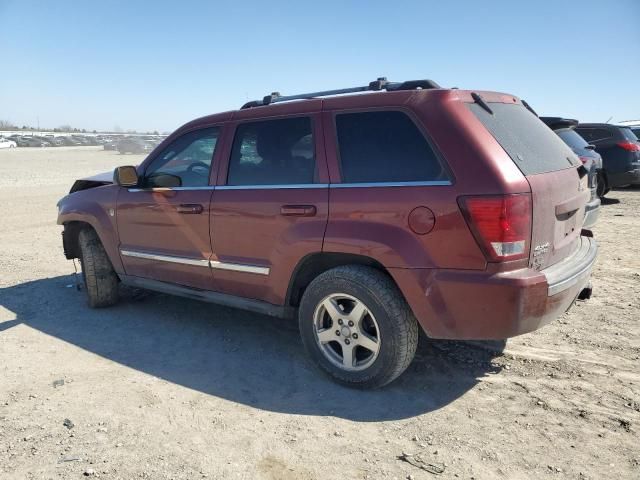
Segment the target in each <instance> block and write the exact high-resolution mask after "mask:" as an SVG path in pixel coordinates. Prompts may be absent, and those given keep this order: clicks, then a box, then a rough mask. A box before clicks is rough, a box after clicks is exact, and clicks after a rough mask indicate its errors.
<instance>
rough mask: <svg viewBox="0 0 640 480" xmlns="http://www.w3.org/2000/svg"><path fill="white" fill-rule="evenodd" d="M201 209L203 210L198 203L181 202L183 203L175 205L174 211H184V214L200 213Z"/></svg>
mask: <svg viewBox="0 0 640 480" xmlns="http://www.w3.org/2000/svg"><path fill="white" fill-rule="evenodd" d="M203 210H204V208H203V207H202V205H200V204H199V203H183V204H181V205H178V206H177V207H176V211H177V212H178V213H186V214H189V213H192V214H197V213H202V211H203Z"/></svg>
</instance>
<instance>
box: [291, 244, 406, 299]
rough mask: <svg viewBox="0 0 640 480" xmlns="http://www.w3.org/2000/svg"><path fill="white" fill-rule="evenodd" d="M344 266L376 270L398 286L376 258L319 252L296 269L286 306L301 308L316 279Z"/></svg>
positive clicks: (303, 260) (301, 262)
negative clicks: (303, 297) (303, 295)
mask: <svg viewBox="0 0 640 480" xmlns="http://www.w3.org/2000/svg"><path fill="white" fill-rule="evenodd" d="M343 265H363V266H367V267H371V268H374V269H376V270H379V271H381V272H382V273H384V274H385V275H387V276H388V277H389V278H390V279H391V281H393V283H394V284H396V282H395V280H394V279H393V277H392V276H391V274H390V273H389V272H388V271H387V269H386V268H385V267H384V266H383V265H382V264H381V263H380V262H379V261H377V260H375V259H374V258H371V257H367V256H365V255H356V254H351V253H329V252H317V253H312V254H309V255H307V256H305V257H304V258H302V259H301V260H300V261H299V262H298V264H297V265H296V267H295V268H294V270H293V274H292V275H291V279H290V281H289V287H288V288H287V296H286V305H288V306H293V307H297V306H299V304H300V300H301V299H302V294H303V293H304V291H305V289H306V288H307V287H308V286H309V284H310V283H311V282H312V281H313V279H314V278H316V277H317V276H318V275H320V274H321V273H324V272H326V271H327V270H331V269H332V268H335V267H340V266H343ZM396 286H397V284H396Z"/></svg>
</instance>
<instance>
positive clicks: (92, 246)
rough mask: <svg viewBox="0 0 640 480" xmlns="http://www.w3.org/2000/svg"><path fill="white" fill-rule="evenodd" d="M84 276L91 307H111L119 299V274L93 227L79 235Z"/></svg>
mask: <svg viewBox="0 0 640 480" xmlns="http://www.w3.org/2000/svg"><path fill="white" fill-rule="evenodd" d="M78 243H79V245H80V263H81V265H82V278H83V280H84V287H85V290H86V291H87V301H88V303H89V306H90V307H91V308H102V307H109V306H111V305H113V304H115V303H116V302H117V301H118V275H117V274H116V272H115V270H114V269H113V265H111V261H110V260H109V257H108V256H107V252H106V251H105V249H104V246H103V245H102V242H100V239H99V238H98V234H97V233H96V232H95V230H93V229H85V230H82V231H81V232H80V234H79V237H78Z"/></svg>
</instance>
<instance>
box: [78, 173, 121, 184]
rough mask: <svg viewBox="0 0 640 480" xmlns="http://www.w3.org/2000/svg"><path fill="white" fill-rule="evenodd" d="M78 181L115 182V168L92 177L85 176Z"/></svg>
mask: <svg viewBox="0 0 640 480" xmlns="http://www.w3.org/2000/svg"><path fill="white" fill-rule="evenodd" d="M78 181H87V182H102V183H103V184H107V183H113V170H112V171H110V172H102V173H98V174H96V175H92V176H90V177H84V178H81V179H79V180H78Z"/></svg>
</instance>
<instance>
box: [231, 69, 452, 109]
mask: <svg viewBox="0 0 640 480" xmlns="http://www.w3.org/2000/svg"><path fill="white" fill-rule="evenodd" d="M418 88H420V89H425V90H426V89H431V88H441V87H440V85H438V84H437V83H436V82H434V81H433V80H426V79H425V80H408V81H405V82H390V81H388V80H387V78H386V77H380V78H378V79H376V80H375V81H374V82H371V83H369V85H367V86H364V87H351V88H340V89H337V90H324V91H321V92H311V93H300V94H298V95H286V96H284V95H280V93H279V92H273V93H272V94H271V95H267V96H266V97H264V98H263V99H262V100H253V101H251V102H247V103H245V104H244V105H242V107H241V108H242V109H246V108H252V107H260V106H263V105H271V104H272V103H279V102H288V101H290V100H305V99H310V98H317V97H327V96H330V95H342V94H345V93H358V92H379V91H381V90H386V91H387V92H395V91H397V90H415V89H418Z"/></svg>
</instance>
